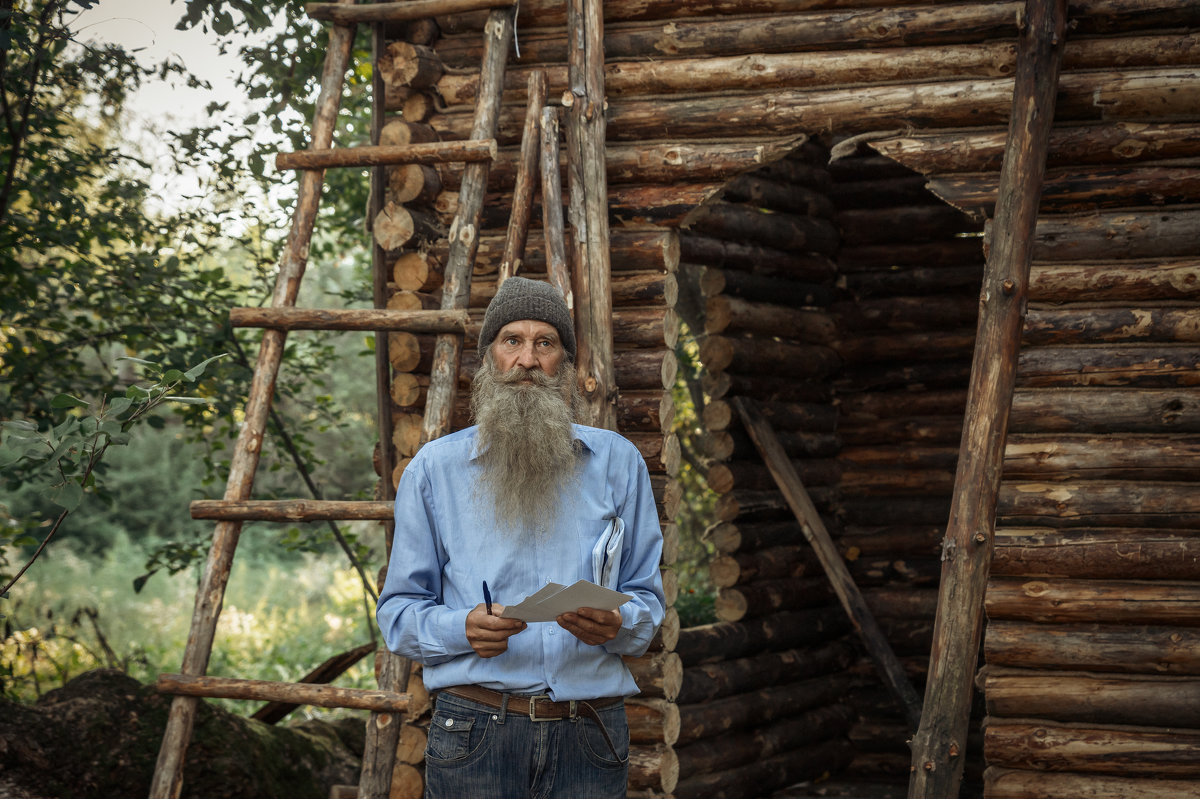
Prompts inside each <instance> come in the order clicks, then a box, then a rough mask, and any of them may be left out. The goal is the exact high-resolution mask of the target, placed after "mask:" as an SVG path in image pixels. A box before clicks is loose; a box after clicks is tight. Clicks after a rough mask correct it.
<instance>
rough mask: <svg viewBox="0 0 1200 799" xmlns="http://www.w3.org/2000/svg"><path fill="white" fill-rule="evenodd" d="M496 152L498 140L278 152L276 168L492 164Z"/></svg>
mask: <svg viewBox="0 0 1200 799" xmlns="http://www.w3.org/2000/svg"><path fill="white" fill-rule="evenodd" d="M496 153H497V146H496V140H495V139H482V140H471V139H467V140H464V141H446V142H440V141H439V142H425V143H422V144H383V145H371V146H365V147H338V148H337V149H334V150H300V151H298V152H294V153H278V154H276V156H275V168H276V169H279V170H284V169H330V168H333V167H364V166H392V165H396V164H445V163H450V162H460V161H462V162H474V161H492V160H495V158H496Z"/></svg>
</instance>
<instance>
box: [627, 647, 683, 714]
mask: <svg viewBox="0 0 1200 799" xmlns="http://www.w3.org/2000/svg"><path fill="white" fill-rule="evenodd" d="M624 661H625V666H626V667H627V668H628V669H629V671H630V673H631V674H633V679H634V681H635V682H637V686H638V689H639V690H640V691H641V693H640V694H639V696H642V697H651V698H661V699H665V700H667V701H668V702H674V701H675V699H676V697H677V696H678V695H679V691H680V689H681V688H682V686H683V662H682V661H681V660H680V659H679V655H678V654H676V653H675V652H647V653H646V654H644V655H642V656H640V657H636V658H635V657H629V656H626V657H625V658H624Z"/></svg>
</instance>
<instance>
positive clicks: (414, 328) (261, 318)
mask: <svg viewBox="0 0 1200 799" xmlns="http://www.w3.org/2000/svg"><path fill="white" fill-rule="evenodd" d="M468 321H469V319H468V316H467V312H466V310H458V311H391V310H388V309H386V308H324V309H322V308H231V309H230V311H229V322H230V324H232V325H233V326H234V327H266V328H271V329H274V330H406V331H408V332H409V333H464V332H466V329H467V322H468Z"/></svg>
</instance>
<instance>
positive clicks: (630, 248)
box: [431, 227, 679, 275]
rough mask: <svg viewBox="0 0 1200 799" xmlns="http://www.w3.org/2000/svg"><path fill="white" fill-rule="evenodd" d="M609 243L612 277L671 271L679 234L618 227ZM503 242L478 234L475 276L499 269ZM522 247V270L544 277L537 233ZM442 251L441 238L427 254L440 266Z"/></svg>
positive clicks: (498, 235)
mask: <svg viewBox="0 0 1200 799" xmlns="http://www.w3.org/2000/svg"><path fill="white" fill-rule="evenodd" d="M568 237H569V234H568ZM609 241H610V246H611V248H612V266H613V272H614V274H615V273H617V272H623V271H633V270H656V271H660V272H674V271H675V270H676V269H677V268H678V266H679V235H678V234H677V233H676V232H675V231H673V230H669V229H665V228H657V227H629V228H618V229H614V230H613V231H612V232H611V235H610V238H609ZM504 242H505V237H504V233H503V231H496V232H489V231H482V232H481V234H480V237H479V249H478V250H477V251H476V252H475V265H474V272H475V274H476V275H483V274H491V273H494V272H496V271H497V270H498V269H499V267H500V260H501V258H502V257H503V255H504ZM526 248H527V252H526V257H525V263H524V266H523V268H524V269H525V270H527V271H529V272H538V273H541V274H545V273H546V260H545V255H544V253H545V250H546V246H545V240H544V239H543V237H542V234H541V231H538V230H531V231H530V232H529V239H528V241H527V243H526ZM446 250H447V244H446V241H445V240H444V239H443V240H441V241H436V242H434V243H433V246H432V247H431V252H432V253H433V254H434V256H435V257H436V258H437V259H438V260H439V261H440V262H442V263H445V258H446Z"/></svg>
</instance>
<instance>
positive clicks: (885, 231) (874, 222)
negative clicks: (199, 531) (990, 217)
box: [836, 205, 981, 247]
mask: <svg viewBox="0 0 1200 799" xmlns="http://www.w3.org/2000/svg"><path fill="white" fill-rule="evenodd" d="M836 221H837V226H838V229H839V230H840V231H841V233H842V241H843V243H845V245H846V246H847V247H865V246H870V245H874V244H884V243H892V242H894V243H896V244H904V243H911V242H917V241H936V240H939V239H949V238H954V237H956V236H960V235H962V234H967V233H976V232H978V231H979V230H980V229H981V226H980V223H978V222H975V221H973V220H971V219H970V218H969V217H968V216H967V215H966V214H964V213H963V212H962V211H960V210H958V209H957V208H950V207H947V206H940V205H915V206H908V207H902V208H880V209H876V208H856V209H850V210H845V211H841V212H839V213H838V215H837V220H836Z"/></svg>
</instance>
